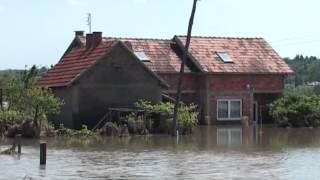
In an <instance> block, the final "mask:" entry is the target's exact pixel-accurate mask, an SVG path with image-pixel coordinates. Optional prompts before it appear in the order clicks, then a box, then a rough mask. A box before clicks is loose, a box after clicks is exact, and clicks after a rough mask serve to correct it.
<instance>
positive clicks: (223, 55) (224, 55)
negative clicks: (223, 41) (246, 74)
mask: <svg viewBox="0 0 320 180" xmlns="http://www.w3.org/2000/svg"><path fill="white" fill-rule="evenodd" d="M216 53H217V55H218V56H219V58H220V59H221V61H223V62H224V63H232V62H233V60H232V59H231V57H230V56H229V54H228V53H227V52H224V51H218V52H216Z"/></svg>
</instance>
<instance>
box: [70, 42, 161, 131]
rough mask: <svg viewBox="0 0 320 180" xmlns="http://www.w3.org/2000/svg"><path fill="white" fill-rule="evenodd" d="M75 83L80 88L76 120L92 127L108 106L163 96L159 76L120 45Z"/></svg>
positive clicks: (128, 104) (122, 105)
mask: <svg viewBox="0 0 320 180" xmlns="http://www.w3.org/2000/svg"><path fill="white" fill-rule="evenodd" d="M74 87H75V88H76V89H77V91H78V96H77V97H76V101H77V102H78V103H75V106H76V105H78V112H77V115H76V117H78V120H77V121H78V122H81V123H84V124H86V125H88V126H89V127H94V125H95V124H96V123H97V122H99V120H100V119H101V118H102V117H103V115H104V114H105V113H106V112H107V110H108V108H119V107H123V108H127V107H129V108H130V107H133V105H134V103H135V102H137V101H138V100H139V99H144V100H148V101H151V102H153V103H158V102H160V100H161V86H160V84H159V80H158V79H157V78H156V77H155V76H153V75H152V74H151V72H148V71H147V70H146V69H145V68H144V66H143V64H141V62H139V60H138V59H136V58H135V56H133V55H132V54H131V53H130V52H128V51H127V50H126V49H124V48H123V47H121V46H120V45H118V46H117V47H115V48H114V49H113V50H112V52H110V53H109V54H108V56H107V57H106V58H104V59H102V60H100V61H99V62H98V63H97V64H96V65H94V67H92V68H90V69H89V70H88V71H87V72H86V73H85V74H83V76H81V78H80V79H79V81H77V82H76V83H75V85H74Z"/></svg>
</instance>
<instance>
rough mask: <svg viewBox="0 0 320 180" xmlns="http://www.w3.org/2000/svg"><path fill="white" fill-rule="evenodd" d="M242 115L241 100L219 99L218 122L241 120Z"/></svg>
mask: <svg viewBox="0 0 320 180" xmlns="http://www.w3.org/2000/svg"><path fill="white" fill-rule="evenodd" d="M241 114H242V101H241V99H218V100H217V119H218V120H240V119H241Z"/></svg>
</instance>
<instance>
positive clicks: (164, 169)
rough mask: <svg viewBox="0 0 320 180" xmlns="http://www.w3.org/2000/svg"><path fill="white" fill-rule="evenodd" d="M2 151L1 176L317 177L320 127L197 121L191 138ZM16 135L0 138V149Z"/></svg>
mask: <svg viewBox="0 0 320 180" xmlns="http://www.w3.org/2000/svg"><path fill="white" fill-rule="evenodd" d="M46 140H47V142H48V158H47V165H46V166H45V167H42V166H40V165H39V142H40V140H35V139H23V143H22V145H23V147H22V153H23V154H22V155H21V157H20V159H18V158H17V157H16V156H13V157H12V156H4V155H0V179H23V177H25V176H27V177H31V178H32V179H319V177H320V173H319V171H318V170H319V169H320V165H319V163H318V162H317V161H316V159H320V129H316V128H315V129H309V128H306V129H278V128H272V127H264V128H263V129H258V127H232V126H219V127H215V126H211V127H199V128H198V129H196V131H195V133H194V134H193V135H192V136H181V137H180V138H179V140H178V141H177V140H176V138H172V137H171V136H166V135H153V136H132V137H128V138H118V137H96V138H89V139H88V138H61V137H56V138H49V139H46ZM12 141H13V139H7V138H2V139H0V150H1V149H5V148H6V147H9V146H10V144H11V143H12Z"/></svg>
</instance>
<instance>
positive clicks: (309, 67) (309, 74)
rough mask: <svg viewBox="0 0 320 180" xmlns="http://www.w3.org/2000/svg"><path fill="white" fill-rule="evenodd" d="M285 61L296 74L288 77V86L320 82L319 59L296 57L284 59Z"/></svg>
mask: <svg viewBox="0 0 320 180" xmlns="http://www.w3.org/2000/svg"><path fill="white" fill-rule="evenodd" d="M284 60H285V61H286V62H287V63H288V64H289V65H290V67H291V68H292V69H293V70H294V72H295V75H290V76H289V77H287V79H286V84H294V85H295V86H300V85H306V84H307V83H310V82H320V59H318V58H317V57H315V56H303V55H296V56H295V57H294V58H293V59H291V58H284Z"/></svg>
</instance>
